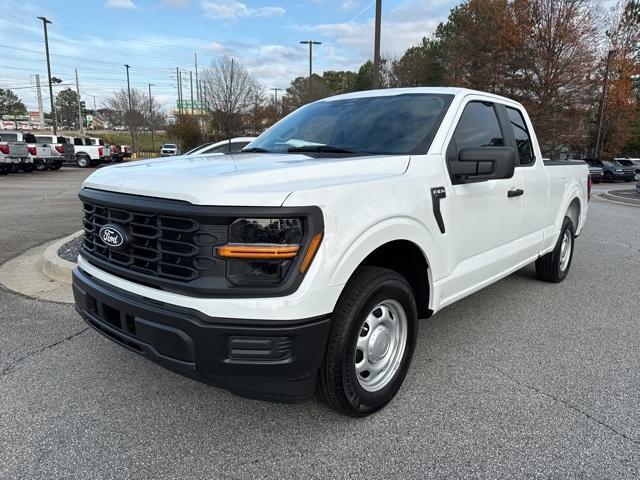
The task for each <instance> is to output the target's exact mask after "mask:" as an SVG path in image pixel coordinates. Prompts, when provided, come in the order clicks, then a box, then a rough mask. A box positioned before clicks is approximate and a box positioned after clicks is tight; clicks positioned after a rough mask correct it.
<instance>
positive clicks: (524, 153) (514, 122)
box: [507, 107, 535, 166]
mask: <svg viewBox="0 0 640 480" xmlns="http://www.w3.org/2000/svg"><path fill="white" fill-rule="evenodd" d="M507 115H508V116H509V123H510V124H511V128H512V129H513V136H514V137H515V139H516V145H517V147H518V158H519V162H518V163H519V165H521V166H527V165H533V164H534V163H535V157H534V156H533V144H532V143H531V136H530V135H529V130H528V129H527V124H526V123H525V121H524V117H523V116H522V113H521V112H520V110H517V109H515V108H511V107H507Z"/></svg>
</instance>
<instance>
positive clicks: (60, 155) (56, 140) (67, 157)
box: [36, 135, 75, 170]
mask: <svg viewBox="0 0 640 480" xmlns="http://www.w3.org/2000/svg"><path fill="white" fill-rule="evenodd" d="M36 140H37V141H38V143H43V144H47V145H49V146H51V153H52V154H53V155H54V156H55V160H54V161H53V163H52V164H51V165H50V166H49V168H50V169H51V170H60V168H61V167H62V165H63V164H65V163H66V164H68V163H72V162H73V161H74V160H75V149H74V146H73V144H71V143H67V139H66V138H65V137H62V136H60V135H36Z"/></svg>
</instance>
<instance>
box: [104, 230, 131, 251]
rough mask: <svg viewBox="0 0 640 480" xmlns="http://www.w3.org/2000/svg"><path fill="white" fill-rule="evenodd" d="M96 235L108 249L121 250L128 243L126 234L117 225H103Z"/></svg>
mask: <svg viewBox="0 0 640 480" xmlns="http://www.w3.org/2000/svg"><path fill="white" fill-rule="evenodd" d="M98 235H99V236H100V240H102V243H104V244H105V245H106V246H107V247H110V248H123V247H125V246H126V244H127V243H128V242H127V240H128V238H127V236H128V235H127V233H126V232H125V231H124V230H122V228H121V227H119V226H118V225H112V224H110V225H105V226H104V227H102V228H101V229H100V231H99V232H98Z"/></svg>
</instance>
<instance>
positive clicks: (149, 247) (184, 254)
mask: <svg viewBox="0 0 640 480" xmlns="http://www.w3.org/2000/svg"><path fill="white" fill-rule="evenodd" d="M82 211H83V214H84V216H83V219H82V226H83V230H84V242H83V251H84V253H85V255H87V257H88V258H89V259H91V258H92V257H93V258H96V259H98V260H101V261H104V262H109V263H112V264H113V265H114V266H118V267H122V268H126V269H127V270H130V271H131V272H132V273H139V274H145V275H150V276H154V277H158V278H165V279H167V280H174V281H183V282H190V281H193V280H195V279H197V278H199V277H201V276H212V275H224V268H223V267H224V263H223V262H222V263H221V262H220V261H219V260H214V259H213V248H212V247H213V246H214V245H217V244H220V242H221V241H224V240H226V229H227V226H226V225H208V224H204V225H203V224H201V223H200V222H199V221H197V220H195V219H192V218H188V217H178V216H171V215H159V214H152V213H145V212H141V211H134V210H129V209H126V208H123V207H122V205H119V206H118V208H115V207H109V206H108V205H99V204H94V203H89V202H86V201H85V202H84V203H83V208H82ZM108 224H116V225H118V226H119V227H121V228H122V229H123V230H125V231H126V232H127V233H128V236H129V244H128V245H127V246H126V247H125V248H122V249H111V248H109V247H107V246H106V245H105V244H104V243H103V242H102V240H101V239H100V236H99V232H100V228H102V227H103V226H104V225H108ZM207 256H211V262H208V263H207V262H203V261H202V260H203V258H207ZM212 265H213V266H216V268H213V266H212ZM218 265H219V266H218Z"/></svg>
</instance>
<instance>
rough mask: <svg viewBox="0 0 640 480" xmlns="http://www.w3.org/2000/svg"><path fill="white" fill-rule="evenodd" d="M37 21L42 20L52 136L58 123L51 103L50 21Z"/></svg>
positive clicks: (56, 132) (55, 132)
mask: <svg viewBox="0 0 640 480" xmlns="http://www.w3.org/2000/svg"><path fill="white" fill-rule="evenodd" d="M38 20H42V25H43V26H44V48H45V51H46V52H47V75H48V76H49V100H50V101H51V118H52V119H53V134H54V135H57V134H58V122H57V120H56V107H55V105H54V102H53V87H52V86H51V62H50V61H49V36H48V34H47V24H48V23H51V20H47V18H46V17H38Z"/></svg>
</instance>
